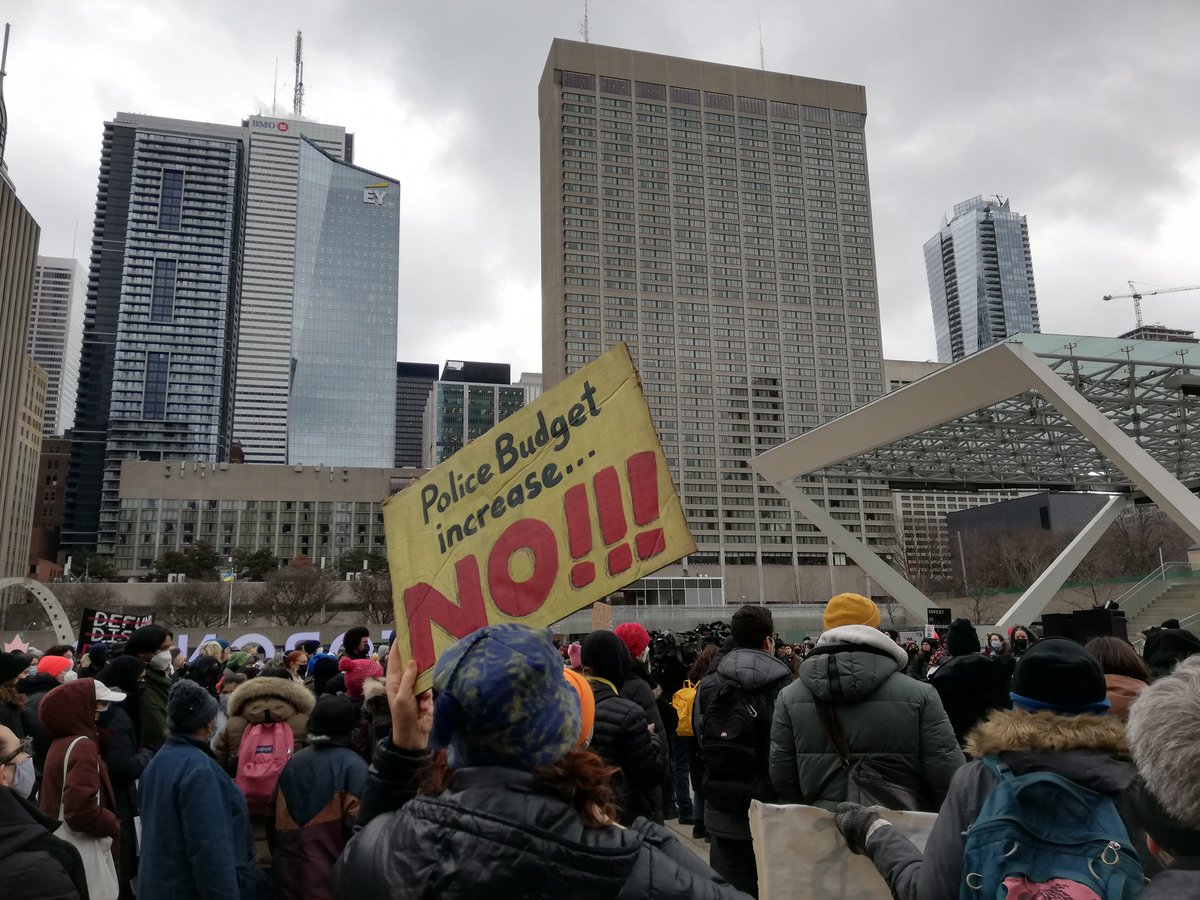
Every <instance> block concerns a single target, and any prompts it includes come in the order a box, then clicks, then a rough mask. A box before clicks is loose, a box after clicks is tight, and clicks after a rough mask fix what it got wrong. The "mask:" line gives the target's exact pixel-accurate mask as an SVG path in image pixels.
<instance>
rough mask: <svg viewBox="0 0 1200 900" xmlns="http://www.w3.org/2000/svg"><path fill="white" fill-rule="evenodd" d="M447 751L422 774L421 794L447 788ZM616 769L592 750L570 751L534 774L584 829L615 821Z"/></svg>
mask: <svg viewBox="0 0 1200 900" xmlns="http://www.w3.org/2000/svg"><path fill="white" fill-rule="evenodd" d="M447 760H448V757H447V751H446V750H439V751H438V752H437V755H435V756H434V757H433V760H432V761H431V762H430V763H429V765H428V766H426V767H425V771H424V772H423V773H422V775H421V793H423V794H426V795H429V796H433V797H436V796H438V795H439V794H442V793H443V792H445V791H446V790H447V789H449V787H450V776H451V775H452V774H453V772H454V770H453V769H451V768H450V764H449V762H448V761H447ZM618 771H620V770H619V769H614V768H613V767H611V766H609V765H608V764H607V763H606V762H605V761H604V760H603V759H601V758H600V757H599V756H597V755H596V754H595V753H593V752H592V751H591V750H572V751H571V752H570V753H568V754H567V755H566V756H564V757H563V758H562V759H560V760H558V761H557V762H552V763H550V764H549V765H546V766H538V767H537V768H535V769H534V770H533V777H534V778H535V779H536V780H537V782H538V783H539V784H540V785H541V786H542V787H543V788H545V789H546V790H547V792H548V793H550V794H551V795H552V796H555V797H557V798H558V799H560V800H562V801H563V802H564V803H569V804H570V805H571V806H572V807H574V809H575V812H577V813H578V814H579V818H580V820H581V821H582V822H583V827H584V828H604V827H605V826H607V825H613V824H615V823H616V821H617V795H616V792H615V791H614V790H613V786H612V778H613V775H615V774H616V773H617V772H618Z"/></svg>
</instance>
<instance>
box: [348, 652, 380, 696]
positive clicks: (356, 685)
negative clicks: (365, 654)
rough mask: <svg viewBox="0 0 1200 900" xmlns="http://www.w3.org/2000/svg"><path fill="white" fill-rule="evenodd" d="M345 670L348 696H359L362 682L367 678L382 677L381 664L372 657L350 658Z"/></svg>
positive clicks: (361, 691) (361, 692) (361, 690)
mask: <svg viewBox="0 0 1200 900" xmlns="http://www.w3.org/2000/svg"><path fill="white" fill-rule="evenodd" d="M345 671H346V694H347V695H348V696H350V697H361V696H362V694H363V683H364V682H365V681H366V680H367V679H368V678H382V677H383V666H381V665H380V664H379V663H377V662H375V660H373V659H355V660H351V662H350V666H349V667H348V668H347V669H346V670H345Z"/></svg>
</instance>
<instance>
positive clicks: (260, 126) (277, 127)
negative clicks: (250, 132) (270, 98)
mask: <svg viewBox="0 0 1200 900" xmlns="http://www.w3.org/2000/svg"><path fill="white" fill-rule="evenodd" d="M250 127H251V128H254V129H257V130H260V131H277V132H279V133H280V134H286V133H287V130H288V128H289V127H290V126H289V125H288V123H287V122H280V121H277V120H275V119H251V120H250Z"/></svg>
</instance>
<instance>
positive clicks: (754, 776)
mask: <svg viewBox="0 0 1200 900" xmlns="http://www.w3.org/2000/svg"><path fill="white" fill-rule="evenodd" d="M772 712H773V710H772V708H771V705H770V704H769V703H768V702H767V698H766V696H765V695H764V694H763V692H762V691H750V690H747V689H746V688H744V687H742V686H741V685H740V684H738V683H737V682H736V681H726V682H724V683H723V684H722V685H721V686H720V687H719V688H718V689H717V694H716V696H715V697H714V698H713V700H712V702H711V703H710V704H709V705H708V708H707V709H706V710H704V712H703V719H702V721H701V726H700V758H701V759H702V760H703V762H704V802H705V803H707V804H708V805H710V806H711V807H712V808H713V809H716V810H719V811H720V812H724V813H730V814H735V815H744V814H746V813H747V812H749V810H750V801H751V800H769V799H770V798H771V796H772V792H771V778H770V774H769V772H768V768H767V756H768V751H769V748H770V740H771V713H772Z"/></svg>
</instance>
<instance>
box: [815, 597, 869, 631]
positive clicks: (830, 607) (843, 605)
mask: <svg viewBox="0 0 1200 900" xmlns="http://www.w3.org/2000/svg"><path fill="white" fill-rule="evenodd" d="M842 625H867V626H869V627H871V628H878V627H879V607H878V606H876V605H875V604H874V603H872V602H871V601H870V600H868V599H867V598H866V597H864V596H863V595H862V594H838V595H837V596H836V597H834V598H833V599H832V600H830V601H829V603H827V604H826V605H825V630H826V631H829V630H830V629H832V628H840V627H841V626H842Z"/></svg>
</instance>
